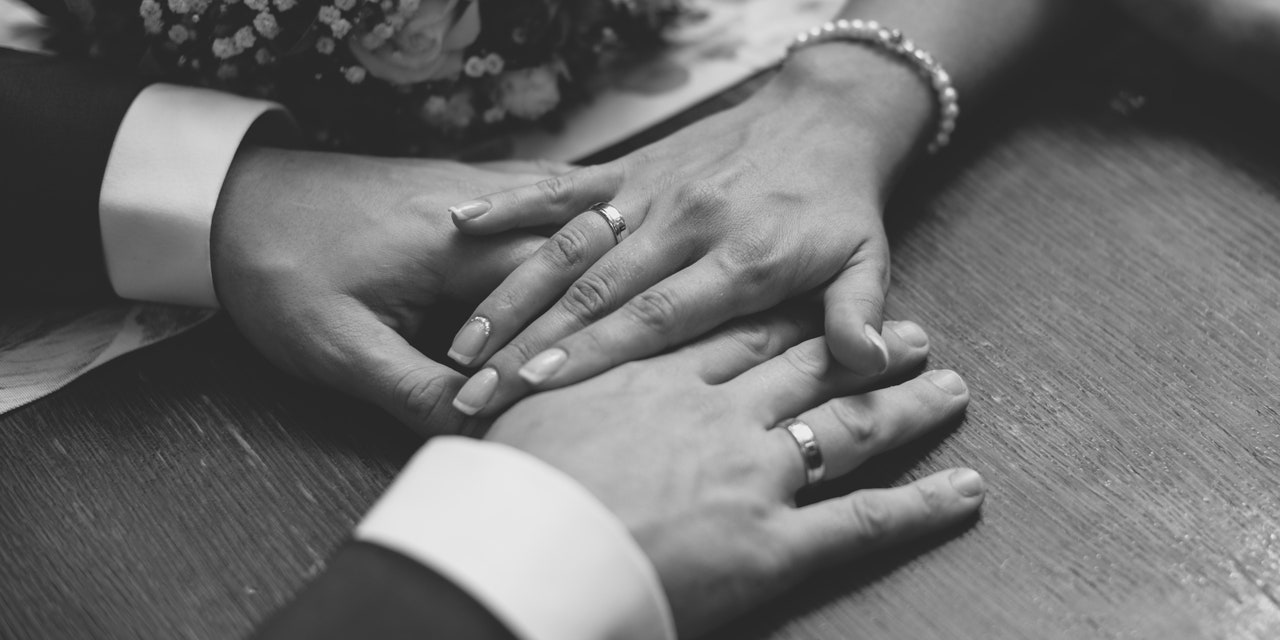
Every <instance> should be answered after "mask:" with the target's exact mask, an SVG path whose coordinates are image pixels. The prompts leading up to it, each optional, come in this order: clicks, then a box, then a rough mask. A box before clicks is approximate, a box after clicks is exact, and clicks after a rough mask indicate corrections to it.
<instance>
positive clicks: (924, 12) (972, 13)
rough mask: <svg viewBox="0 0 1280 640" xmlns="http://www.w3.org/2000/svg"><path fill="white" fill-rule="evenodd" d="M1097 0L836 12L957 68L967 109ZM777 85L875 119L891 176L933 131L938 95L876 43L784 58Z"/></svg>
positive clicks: (905, 5)
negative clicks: (871, 23) (890, 32)
mask: <svg viewBox="0 0 1280 640" xmlns="http://www.w3.org/2000/svg"><path fill="white" fill-rule="evenodd" d="M1093 4H1094V3H1093V2H1090V1H1088V0H850V1H849V2H848V3H847V4H846V6H845V8H844V9H843V10H841V11H840V12H839V14H837V15H836V16H835V18H844V19H849V20H854V19H861V20H875V21H877V22H879V23H880V24H882V25H885V26H886V27H889V28H893V29H898V30H900V31H902V33H903V34H904V35H905V36H906V37H907V38H909V39H911V40H912V41H914V42H915V43H916V45H917V46H918V47H920V48H921V49H923V50H925V51H927V52H929V53H930V54H932V55H933V57H934V59H935V60H937V61H938V63H939V64H941V65H942V67H943V68H944V69H945V70H946V71H947V72H948V73H949V74H950V76H951V79H952V81H953V83H954V85H955V88H956V90H957V91H958V92H959V95H960V106H961V112H962V114H963V116H969V115H971V114H972V113H974V111H975V107H977V106H979V105H980V104H982V103H983V102H984V101H985V99H986V98H987V97H988V96H989V95H990V94H991V93H992V92H993V91H994V90H995V89H997V87H998V86H999V85H1000V84H1001V82H1002V81H1003V80H1004V79H1006V78H1007V77H1008V76H1009V75H1010V74H1011V73H1012V72H1014V71H1015V67H1016V66H1017V65H1018V64H1020V63H1023V62H1026V61H1027V60H1029V59H1032V58H1033V57H1034V56H1036V55H1038V54H1040V53H1043V52H1044V51H1046V50H1048V49H1050V48H1052V47H1054V46H1055V43H1058V42H1059V41H1060V40H1061V36H1063V35H1064V34H1066V33H1069V32H1070V30H1071V29H1072V28H1073V25H1074V24H1076V23H1077V22H1078V21H1079V19H1080V17H1081V16H1082V15H1084V14H1085V13H1087V12H1088V10H1089V8H1090V7H1091V6H1092V5H1093ZM773 85H774V88H777V89H780V90H781V93H782V94H783V95H790V96H793V97H794V96H799V95H804V96H806V99H807V100H809V101H811V102H817V103H823V104H827V105H830V106H829V107H827V108H828V109H838V110H839V112H840V113H844V114H848V118H849V119H855V120H860V121H861V122H860V124H862V125H864V128H865V127H866V126H870V127H871V128H872V129H873V130H874V135H872V136H870V138H869V139H868V140H866V141H863V142H866V143H869V145H870V150H871V151H872V152H873V153H874V157H876V158H878V160H877V164H878V165H879V166H880V167H881V168H882V170H883V175H882V179H883V180H885V181H889V180H891V179H892V176H893V175H894V174H895V173H896V172H897V170H898V169H899V168H900V166H901V165H902V164H903V163H904V162H905V161H906V160H907V159H908V158H909V157H910V156H911V154H912V152H913V151H914V150H916V149H919V148H921V147H922V145H923V143H924V142H925V141H927V140H928V139H929V138H931V137H932V136H933V133H934V127H935V126H936V122H937V113H936V111H937V106H936V103H937V101H936V98H935V97H934V96H933V95H932V91H931V89H930V88H929V86H928V84H927V83H926V82H925V81H923V80H922V79H921V77H920V76H919V75H917V73H916V71H915V70H914V69H912V68H911V66H909V65H908V64H905V63H904V62H903V61H900V60H895V59H893V58H891V57H889V56H887V55H886V54H885V53H884V52H882V51H877V50H875V49H874V48H872V47H870V46H866V45H858V44H852V43H845V42H833V43H828V44H821V45H815V46H809V47H805V48H803V49H801V50H799V51H797V52H796V53H795V54H794V55H793V56H792V57H791V58H790V59H789V60H788V61H787V62H786V64H784V65H783V68H782V71H781V72H780V73H779V75H778V77H777V78H776V80H775V82H774V83H773Z"/></svg>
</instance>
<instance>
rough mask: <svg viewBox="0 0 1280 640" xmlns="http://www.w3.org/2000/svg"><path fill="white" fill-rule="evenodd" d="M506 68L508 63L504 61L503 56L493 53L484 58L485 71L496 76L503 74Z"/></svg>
mask: <svg viewBox="0 0 1280 640" xmlns="http://www.w3.org/2000/svg"><path fill="white" fill-rule="evenodd" d="M505 67H506V62H505V61H503V59H502V56H500V55H498V54H496V53H491V54H489V55H487V56H485V57H484V70H485V71H488V72H489V73H491V74H493V75H495V76H496V75H498V74H499V73H502V69H503V68H505Z"/></svg>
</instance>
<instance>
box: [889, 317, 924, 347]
mask: <svg viewBox="0 0 1280 640" xmlns="http://www.w3.org/2000/svg"><path fill="white" fill-rule="evenodd" d="M893 332H894V333H896V334H898V337H899V338H902V341H903V342H905V343H907V344H909V345H911V346H913V347H916V348H917V349H918V348H921V347H927V346H929V335H928V334H926V333H925V332H924V329H921V328H920V325H918V324H916V323H914V322H911V321H910V320H903V321H901V322H895V323H894V324H893Z"/></svg>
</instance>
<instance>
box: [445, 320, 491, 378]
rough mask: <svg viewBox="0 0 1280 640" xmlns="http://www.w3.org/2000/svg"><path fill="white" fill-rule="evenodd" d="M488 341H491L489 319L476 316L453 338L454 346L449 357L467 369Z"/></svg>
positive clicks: (450, 349)
mask: <svg viewBox="0 0 1280 640" xmlns="http://www.w3.org/2000/svg"><path fill="white" fill-rule="evenodd" d="M487 340H489V319H488V318H486V317H484V316H476V317H474V318H472V319H470V320H468V321H467V323H466V324H464V325H462V329H461V330H459V331H458V335H456V336H454V337H453V345H452V346H450V347H449V357H450V358H453V359H454V361H455V362H457V363H458V364H460V365H462V366H464V367H465V366H467V365H469V364H471V361H472V360H475V359H476V356H477V355H479V354H480V350H481V349H483V348H484V343H485V342H486V341H487Z"/></svg>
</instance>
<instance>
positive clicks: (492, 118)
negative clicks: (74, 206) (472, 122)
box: [484, 107, 507, 124]
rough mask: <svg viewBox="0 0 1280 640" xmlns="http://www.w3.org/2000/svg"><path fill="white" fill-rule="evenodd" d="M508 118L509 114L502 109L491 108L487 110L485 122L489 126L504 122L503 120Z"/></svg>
mask: <svg viewBox="0 0 1280 640" xmlns="http://www.w3.org/2000/svg"><path fill="white" fill-rule="evenodd" d="M506 117H507V112H506V111H504V110H503V108H502V107H489V108H488V109H485V112H484V121H485V122H487V123H489V124H493V123H495V122H502V119H503V118H506Z"/></svg>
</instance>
